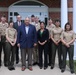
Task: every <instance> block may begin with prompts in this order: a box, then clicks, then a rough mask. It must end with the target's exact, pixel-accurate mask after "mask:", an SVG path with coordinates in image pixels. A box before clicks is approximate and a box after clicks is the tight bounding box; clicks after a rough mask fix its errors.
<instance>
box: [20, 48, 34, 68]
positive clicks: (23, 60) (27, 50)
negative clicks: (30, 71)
mask: <svg viewBox="0 0 76 75" xmlns="http://www.w3.org/2000/svg"><path fill="white" fill-rule="evenodd" d="M32 51H33V48H27V49H21V61H22V66H25V67H26V52H27V55H28V67H32Z"/></svg>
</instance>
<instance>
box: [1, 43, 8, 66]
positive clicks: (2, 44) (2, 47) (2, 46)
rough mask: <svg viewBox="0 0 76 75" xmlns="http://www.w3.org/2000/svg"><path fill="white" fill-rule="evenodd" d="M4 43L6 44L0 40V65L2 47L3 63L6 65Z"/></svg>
mask: <svg viewBox="0 0 76 75" xmlns="http://www.w3.org/2000/svg"><path fill="white" fill-rule="evenodd" d="M5 45H6V42H0V65H1V54H2V49H3V52H4V65H6V61H7V60H6V51H5Z"/></svg>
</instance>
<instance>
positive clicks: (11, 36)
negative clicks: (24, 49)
mask: <svg viewBox="0 0 76 75" xmlns="http://www.w3.org/2000/svg"><path fill="white" fill-rule="evenodd" d="M6 35H7V36H8V37H9V39H10V41H11V42H14V41H15V39H16V38H17V31H16V29H14V28H7V29H6ZM6 39H7V38H6ZM6 50H7V52H6V54H7V55H6V57H7V63H8V68H9V67H11V66H13V65H14V57H15V51H16V45H14V46H12V45H11V44H10V43H9V42H8V40H6ZM11 54H12V55H11Z"/></svg>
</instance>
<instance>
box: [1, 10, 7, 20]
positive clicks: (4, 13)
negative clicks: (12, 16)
mask: <svg viewBox="0 0 76 75" xmlns="http://www.w3.org/2000/svg"><path fill="white" fill-rule="evenodd" d="M3 14H5V15H6V18H7V21H8V12H1V11H0V17H1V16H2V15H3ZM0 21H1V18H0Z"/></svg>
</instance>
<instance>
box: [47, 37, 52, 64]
mask: <svg viewBox="0 0 76 75" xmlns="http://www.w3.org/2000/svg"><path fill="white" fill-rule="evenodd" d="M51 59H52V40H51V39H49V40H48V63H49V65H51Z"/></svg>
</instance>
